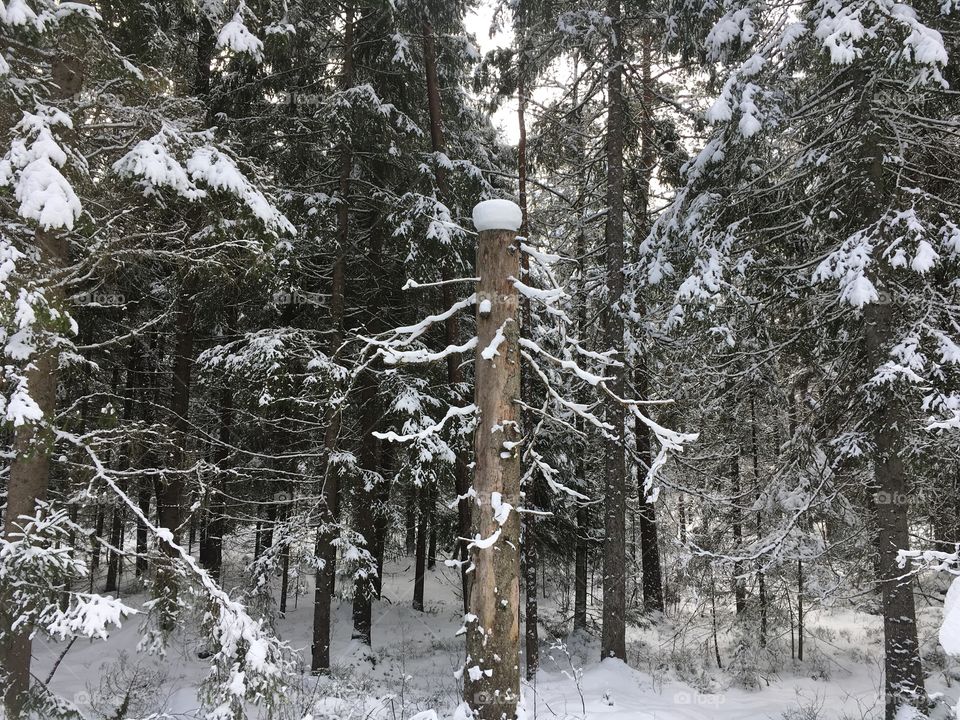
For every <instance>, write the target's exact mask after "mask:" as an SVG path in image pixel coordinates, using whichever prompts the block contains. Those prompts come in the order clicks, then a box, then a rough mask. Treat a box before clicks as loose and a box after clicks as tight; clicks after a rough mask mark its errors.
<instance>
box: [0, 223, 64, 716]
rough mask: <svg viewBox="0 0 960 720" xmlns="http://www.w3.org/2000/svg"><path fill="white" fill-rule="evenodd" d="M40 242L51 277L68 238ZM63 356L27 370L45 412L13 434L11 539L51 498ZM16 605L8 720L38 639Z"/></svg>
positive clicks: (6, 654)
mask: <svg viewBox="0 0 960 720" xmlns="http://www.w3.org/2000/svg"><path fill="white" fill-rule="evenodd" d="M35 239H36V246H37V250H38V251H39V253H40V268H41V270H42V271H43V272H44V273H45V274H46V275H47V276H48V277H49V276H51V275H53V274H55V273H56V272H57V271H59V270H60V269H61V268H62V267H64V266H65V265H66V264H67V262H68V250H67V241H66V239H65V238H63V237H61V236H59V235H57V234H56V233H52V232H46V231H43V230H37V231H36V234H35ZM46 297H47V300H48V302H50V304H51V306H53V307H60V306H62V304H63V290H62V288H61V287H60V286H59V285H57V284H56V283H53V284H51V285H50V286H49V288H48V289H47V295H46ZM59 357H60V351H59V348H58V347H55V346H54V347H47V348H42V349H40V350H39V352H38V353H37V354H36V355H35V356H34V357H33V358H32V362H31V363H30V365H29V366H28V367H27V369H26V370H25V371H24V377H25V378H26V381H27V388H28V390H29V392H30V397H31V398H32V399H33V401H34V402H35V403H36V404H37V407H39V409H40V411H41V412H42V413H43V421H42V423H35V422H26V423H23V424H22V425H20V426H19V427H17V428H16V429H15V430H14V433H13V460H12V461H11V462H10V472H9V475H8V480H7V509H6V514H5V516H4V522H3V537H4V539H6V540H13V539H14V538H16V537H18V536H21V535H22V520H21V517H22V516H25V515H26V516H32V515H34V513H35V508H36V504H37V501H38V500H43V499H45V498H46V494H47V487H48V485H49V482H50V446H51V444H52V443H51V442H50V441H51V437H50V432H49V427H48V424H51V423H53V420H54V413H55V410H56V401H57V381H58V373H57V366H58V359H59ZM13 607H15V603H14V601H13V599H12V598H5V597H2V596H0V623H2V625H3V634H4V637H5V639H4V641H3V642H2V644H0V664H2V667H3V670H4V671H5V672H6V674H7V677H6V681H7V682H6V689H5V691H4V694H3V705H4V709H5V712H6V716H7V718H9V720H20V718H21V716H22V715H23V713H24V712H25V711H26V707H27V704H28V697H29V695H28V691H29V688H30V659H31V652H32V649H33V641H32V640H31V638H30V633H31V632H32V629H31V628H30V627H27V626H20V627H18V628H17V629H16V630H14V629H13V623H14V622H16V621H17V620H18V619H19V618H16V617H11V616H10V615H9V614H8V611H9V609H11V608H13Z"/></svg>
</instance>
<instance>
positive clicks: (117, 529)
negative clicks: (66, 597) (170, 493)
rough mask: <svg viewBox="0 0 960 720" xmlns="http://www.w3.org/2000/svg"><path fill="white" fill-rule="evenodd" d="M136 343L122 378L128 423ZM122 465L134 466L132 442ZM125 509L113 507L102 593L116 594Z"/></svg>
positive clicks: (123, 482) (136, 361)
mask: <svg viewBox="0 0 960 720" xmlns="http://www.w3.org/2000/svg"><path fill="white" fill-rule="evenodd" d="M137 342H138V341H137V340H136V339H134V341H133V342H132V344H131V345H130V355H129V358H128V359H127V372H126V377H125V378H124V388H123V411H122V413H121V416H122V417H123V419H124V421H125V422H130V420H131V419H132V418H133V380H134V377H136V375H137V368H138V366H139V361H140V358H139V348H138V346H137ZM123 465H124V467H125V468H127V469H128V470H129V469H131V468H132V467H133V466H134V462H133V441H132V440H127V442H126V443H125V444H124V451H123ZM120 489H121V490H123V491H124V492H126V490H127V481H126V479H123V480H121V482H120ZM125 509H126V506H125V505H124V504H123V503H121V502H120V501H119V499H118V500H117V502H116V504H115V505H114V507H113V518H112V521H111V524H110V546H111V548H116V549H115V550H114V549H111V550H110V554H109V556H108V558H107V581H106V584H105V585H104V592H116V591H117V588H118V584H119V581H120V559H121V557H122V551H123V526H124V520H125Z"/></svg>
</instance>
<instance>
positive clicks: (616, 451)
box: [600, 0, 627, 660]
mask: <svg viewBox="0 0 960 720" xmlns="http://www.w3.org/2000/svg"><path fill="white" fill-rule="evenodd" d="M621 10H622V8H621V2H620V0H609V2H608V3H607V16H608V17H609V18H610V19H611V27H610V32H609V37H608V39H607V55H608V57H607V63H608V70H607V95H608V98H607V102H608V109H607V218H606V227H605V236H606V237H605V244H606V264H607V293H608V295H607V303H608V307H607V309H606V312H605V313H604V335H605V342H606V345H607V348H606V349H608V350H618V351H619V350H622V349H623V316H622V315H621V313H620V300H621V297H622V296H623V290H624V276H623V261H624V258H623V217H624V203H623V146H624V123H625V121H626V103H625V100H624V95H623V59H624V52H623V35H622V32H623V26H622V23H621ZM609 374H610V375H611V376H612V377H611V379H610V380H609V382H608V386H609V387H610V390H612V391H613V392H614V393H616V394H617V395H621V396H622V393H623V369H622V368H616V369H612V368H611V371H610V373H609ZM605 419H606V421H607V423H609V424H610V425H611V426H612V427H613V430H612V431H611V433H610V434H611V435H612V436H613V437H612V439H611V440H609V441H608V442H607V447H606V463H605V467H604V484H605V488H604V489H605V496H604V513H603V527H604V540H603V628H602V632H601V640H600V657H601V658H610V657H614V658H620V659H621V660H623V659H626V655H627V647H626V577H627V573H626V558H627V544H626V541H627V538H626V534H627V532H626V510H627V490H626V484H627V483H626V458H625V457H624V449H623V423H624V409H623V407H622V406H621V405H620V404H619V403H615V402H608V403H607V408H606V417H605Z"/></svg>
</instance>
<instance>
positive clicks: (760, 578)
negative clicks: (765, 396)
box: [750, 394, 767, 647]
mask: <svg viewBox="0 0 960 720" xmlns="http://www.w3.org/2000/svg"><path fill="white" fill-rule="evenodd" d="M750 455H751V458H752V462H753V487H754V497H755V498H756V499H757V500H759V499H760V449H759V444H758V442H757V405H756V398H754V396H753V395H752V394H751V395H750ZM756 530H757V540H758V541H759V540H760V536H761V534H762V532H763V523H762V519H761V516H760V512H759V511H757V527H756ZM757 603H758V604H759V606H760V647H766V646H767V586H766V577H765V576H764V572H763V567H762V565H761V563H760V561H759V560H758V561H757Z"/></svg>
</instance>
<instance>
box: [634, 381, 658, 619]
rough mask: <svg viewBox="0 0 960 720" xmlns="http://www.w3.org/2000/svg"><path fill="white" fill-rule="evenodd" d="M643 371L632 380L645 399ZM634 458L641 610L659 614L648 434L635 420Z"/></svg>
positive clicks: (639, 395) (654, 515)
mask: <svg viewBox="0 0 960 720" xmlns="http://www.w3.org/2000/svg"><path fill="white" fill-rule="evenodd" d="M644 373H645V369H644V371H642V372H640V373H638V375H637V380H636V383H635V384H636V387H637V395H638V397H640V398H642V399H645V398H646V396H647V381H646V375H645V374H644ZM634 433H635V434H636V445H637V457H638V458H639V459H640V462H641V467H640V472H638V473H637V479H638V481H639V487H638V488H637V520H638V524H639V525H640V564H641V567H642V569H643V607H644V609H645V610H646V611H647V612H663V610H664V604H663V576H662V573H661V569H660V540H659V538H658V537H657V535H658V533H657V516H656V506H655V505H654V504H653V503H650V502H647V499H648V497H649V496H648V493H647V491H646V487H645V485H646V483H645V475H646V471H647V470H649V468H650V462H651V452H650V430H649V429H648V428H647V426H646V425H645V424H643V423H642V422H640V420H636V422H635V424H634Z"/></svg>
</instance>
